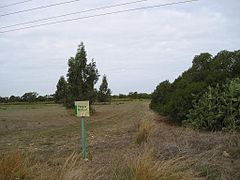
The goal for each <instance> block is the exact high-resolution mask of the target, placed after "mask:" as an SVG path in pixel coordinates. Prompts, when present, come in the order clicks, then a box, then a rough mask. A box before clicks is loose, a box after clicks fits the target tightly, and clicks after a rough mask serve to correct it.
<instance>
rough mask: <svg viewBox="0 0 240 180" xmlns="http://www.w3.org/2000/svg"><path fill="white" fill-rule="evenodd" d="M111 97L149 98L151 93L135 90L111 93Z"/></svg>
mask: <svg viewBox="0 0 240 180" xmlns="http://www.w3.org/2000/svg"><path fill="white" fill-rule="evenodd" d="M112 98H118V99H121V98H131V99H151V94H148V93H138V92H137V91H135V92H129V93H128V94H119V95H113V96H112Z"/></svg>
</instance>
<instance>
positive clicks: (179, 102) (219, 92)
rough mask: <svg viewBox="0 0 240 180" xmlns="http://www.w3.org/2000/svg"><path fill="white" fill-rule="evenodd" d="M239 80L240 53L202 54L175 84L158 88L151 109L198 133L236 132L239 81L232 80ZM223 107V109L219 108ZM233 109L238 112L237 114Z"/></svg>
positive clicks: (153, 95) (239, 51)
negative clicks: (183, 122)
mask: <svg viewBox="0 0 240 180" xmlns="http://www.w3.org/2000/svg"><path fill="white" fill-rule="evenodd" d="M236 77H240V50H238V51H234V52H230V51H221V52H219V53H218V54H217V55H216V56H214V57H213V56H212V55H211V54H209V53H201V54H200V55H197V56H195V57H194V59H193V62H192V67H191V68H189V69H188V70H187V71H185V72H183V74H182V75H181V76H179V77H178V78H177V79H176V80H175V81H174V82H173V83H170V82H169V81H164V82H161V83H160V84H159V85H158V86H157V87H156V89H155V91H154V92H153V94H152V100H151V104H150V107H151V108H152V109H153V110H155V111H157V112H158V113H159V114H162V115H168V116H169V117H170V119H171V121H173V122H177V123H182V121H183V120H186V121H185V123H187V124H191V126H193V127H194V128H197V129H207V130H220V129H222V128H224V127H227V128H234V129H235V126H239V125H240V124H239V115H240V111H239V109H240V108H239V94H238V90H237V88H238V87H239V84H238V83H239V80H237V79H236V80H232V79H233V78H236ZM231 80H232V81H231ZM226 81H228V82H227V83H226ZM231 88H233V89H231ZM231 93H235V95H233V94H231ZM227 94H228V95H227ZM237 97H238V98H237ZM220 98H221V101H220ZM235 98H237V102H235V100H236V99H235ZM224 103H229V104H224ZM231 103H233V104H234V105H233V104H232V105H230V104H231ZM236 103H237V104H236ZM221 104H224V107H221V108H220V106H222V105H221ZM211 105H216V106H217V107H209V106H211ZM233 106H234V107H233ZM224 108H225V110H223V109H224ZM232 108H236V111H234V114H232V113H233V112H232ZM230 124H231V125H230Z"/></svg>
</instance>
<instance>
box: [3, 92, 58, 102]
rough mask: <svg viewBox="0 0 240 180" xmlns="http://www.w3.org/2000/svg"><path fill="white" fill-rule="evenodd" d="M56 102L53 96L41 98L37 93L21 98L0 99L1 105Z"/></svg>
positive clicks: (28, 93) (30, 93) (29, 93)
mask: <svg viewBox="0 0 240 180" xmlns="http://www.w3.org/2000/svg"><path fill="white" fill-rule="evenodd" d="M53 100H54V96H53V95H45V96H40V95H38V93H36V92H27V93H25V94H23V95H22V96H21V97H20V96H14V95H12V96H10V97H0V103H17V102H29V103H32V102H51V101H53Z"/></svg>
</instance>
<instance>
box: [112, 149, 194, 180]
mask: <svg viewBox="0 0 240 180" xmlns="http://www.w3.org/2000/svg"><path fill="white" fill-rule="evenodd" d="M181 160H182V158H178V159H170V160H164V161H155V160H154V159H153V158H152V157H151V153H150V152H149V151H145V152H143V154H141V155H139V156H137V157H135V158H134V159H132V160H131V161H129V162H127V163H126V164H125V165H122V166H120V165H119V166H118V167H117V168H116V169H115V170H114V177H113V179H114V180H158V179H161V180H170V179H193V178H194V175H193V173H192V172H190V171H189V170H187V169H185V170H180V169H181V168H180V167H181V165H180V164H179V162H180V161H181Z"/></svg>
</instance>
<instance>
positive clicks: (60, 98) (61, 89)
mask: <svg viewBox="0 0 240 180" xmlns="http://www.w3.org/2000/svg"><path fill="white" fill-rule="evenodd" d="M66 96H67V82H66V80H65V78H64V77H63V76H61V77H60V79H59V80H58V83H57V90H56V92H55V96H54V97H55V102H56V103H64V102H65V101H66Z"/></svg>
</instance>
